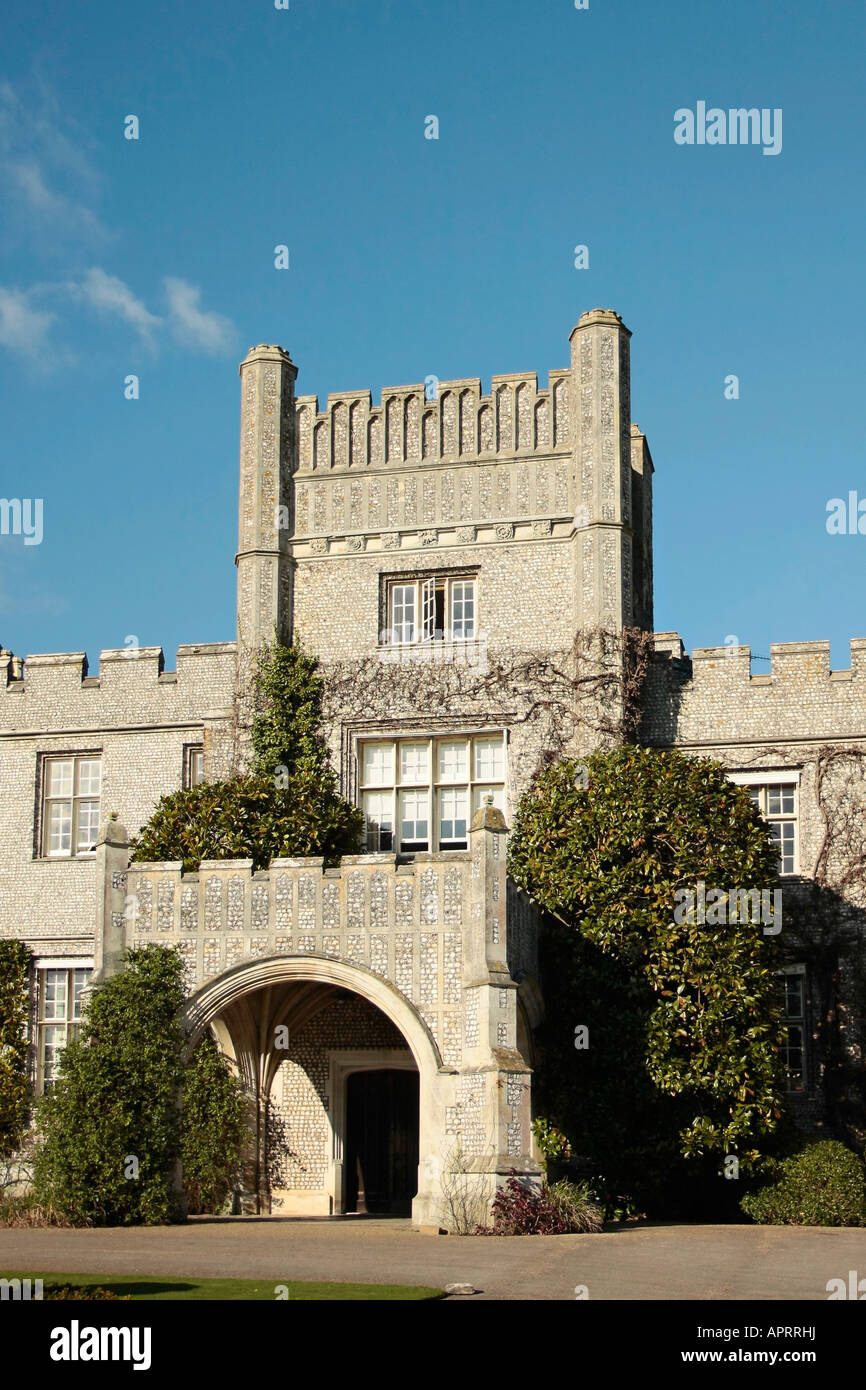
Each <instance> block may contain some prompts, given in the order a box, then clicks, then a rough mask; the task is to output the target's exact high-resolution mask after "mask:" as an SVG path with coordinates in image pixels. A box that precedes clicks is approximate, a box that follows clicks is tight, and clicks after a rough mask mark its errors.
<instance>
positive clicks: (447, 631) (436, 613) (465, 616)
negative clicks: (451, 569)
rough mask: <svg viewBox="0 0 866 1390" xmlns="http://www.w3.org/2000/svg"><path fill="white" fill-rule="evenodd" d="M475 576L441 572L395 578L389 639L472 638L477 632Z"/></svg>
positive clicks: (390, 598)
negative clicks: (405, 578)
mask: <svg viewBox="0 0 866 1390" xmlns="http://www.w3.org/2000/svg"><path fill="white" fill-rule="evenodd" d="M475 606H476V603H475V580H474V579H473V578H467V576H466V575H465V574H464V575H460V576H459V577H453V576H450V575H445V574H440V575H431V576H430V577H428V578H427V579H415V580H412V581H404V580H400V581H395V582H393V583H392V584H391V585H390V587H389V589H388V629H389V631H388V640H389V641H390V642H392V643H395V644H397V645H399V646H405V645H407V644H409V643H413V642H443V641H444V642H449V641H453V642H470V641H472V640H474V638H475V636H476V619H475Z"/></svg>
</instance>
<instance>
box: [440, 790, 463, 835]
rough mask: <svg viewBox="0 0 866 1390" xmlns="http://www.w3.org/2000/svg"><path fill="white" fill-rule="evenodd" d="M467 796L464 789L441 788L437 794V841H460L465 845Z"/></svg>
mask: <svg viewBox="0 0 866 1390" xmlns="http://www.w3.org/2000/svg"><path fill="white" fill-rule="evenodd" d="M467 802H468V796H467V792H466V788H465V787H443V788H442V790H441V791H440V793H439V840H440V843H444V842H445V841H454V840H457V841H460V842H461V844H462V846H463V847H464V848H465V845H466V808H467Z"/></svg>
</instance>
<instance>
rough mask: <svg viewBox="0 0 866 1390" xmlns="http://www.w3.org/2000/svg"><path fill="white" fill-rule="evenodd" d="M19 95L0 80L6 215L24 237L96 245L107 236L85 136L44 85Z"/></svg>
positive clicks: (1, 172)
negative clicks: (97, 210)
mask: <svg viewBox="0 0 866 1390" xmlns="http://www.w3.org/2000/svg"><path fill="white" fill-rule="evenodd" d="M33 86H34V84H33V83H32V82H31V83H30V84H29V87H30V90H29V91H25V92H24V94H23V95H19V91H18V90H16V88H15V87H13V85H12V84H11V83H10V82H8V81H0V175H2V178H3V182H4V185H5V190H4V191H5V212H6V218H7V220H8V221H9V222H10V224H11V225H13V226H14V225H16V224H17V228H18V231H19V233H21V232H27V233H30V234H32V233H33V232H34V231H37V232H39V233H40V234H42V235H45V234H46V233H47V234H48V235H49V236H50V238H51V242H50V244H52V245H55V244H56V243H57V242H58V241H64V242H69V241H70V240H71V241H80V242H87V243H92V242H93V241H102V240H104V239H105V237H106V236H107V232H106V230H105V228H104V227H103V225H102V223H101V222H100V220H99V218H98V216H97V215H96V213H95V211H94V210H93V206H92V205H93V203H94V202H95V201H96V198H97V196H98V191H99V184H100V179H99V176H98V174H97V173H96V170H95V169H94V167H93V165H92V164H91V162H90V159H89V158H88V155H87V153H86V146H87V145H88V143H91V142H89V141H88V139H87V135H86V132H85V131H83V130H82V129H81V128H80V127H79V126H78V124H77V123H76V122H75V121H73V119H72V118H71V117H70V116H69V114H68V113H67V112H66V111H64V110H63V109H61V107H60V106H59V104H58V102H57V100H56V98H55V97H54V96H53V94H52V93H51V92H50V91H48V90H47V89H46V88H45V87H44V86H43V85H41V84H40V83H38V82H37V83H36V90H33Z"/></svg>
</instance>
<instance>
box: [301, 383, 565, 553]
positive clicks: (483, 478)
mask: <svg viewBox="0 0 866 1390" xmlns="http://www.w3.org/2000/svg"><path fill="white" fill-rule="evenodd" d="M569 390H570V387H569V373H568V372H567V371H558V372H551V374H550V384H549V386H548V388H547V389H546V390H543V391H539V389H538V381H537V377H536V376H535V374H534V373H532V374H525V373H524V374H520V373H515V374H512V375H507V376H495V377H494V378H493V381H492V386H491V391H490V394H489V396H484V395H482V392H481V383H480V381H479V380H478V379H477V378H476V379H466V380H460V381H442V382H439V383H438V389H437V393H436V397H435V399H432V400H428V399H427V397H426V395H425V388H424V386H423V385H420V384H419V385H415V386H402V387H388V388H386V389H385V390H383V392H382V401H381V404H380V405H378V406H373V404H372V398H371V396H370V393H369V392H356V393H349V394H346V393H341V394H338V395H331V396H329V397H328V405H327V409H326V410H325V411H324V412H320V411H319V407H318V400H317V398H316V397H315V396H301V397H299V398H298V402H297V407H298V430H297V434H298V471H297V474H296V476H295V493H294V498H295V508H294V530H293V540H294V541H295V542H301V543H302V544H301V546H300V550H298V547H297V545H296V547H295V549H296V553H300V554H305V553H307V552H308V551H309V552H310V553H312V554H317V553H318V554H321V553H325V552H326V551H330V550H332V549H333V550H336V551H337V552H339V551H340V550H343V549H345V550H348V551H349V552H351V551H353V550H357V549H358V548H364V549H366V548H374V549H385V550H387V549H394V548H400V543H401V536H407V533H408V536H411V533H425V532H426V534H424V535H423V540H422V541H421V542H420V543H422V544H429V543H430V539H429V528H436V530H437V533H438V532H439V531H442V530H444V531H445V532H447V533H448V536H445V535H443V536H441V537H440V536H439V535H438V534H437V537H436V539H437V540H439V541H445V540H446V539H448V538H449V537H450V539H451V540H452V541H457V542H460V543H463V544H465V543H466V541H467V539H468V540H472V541H474V540H475V539H476V538H477V534H476V533H477V528H478V527H485V526H488V527H492V526H495V525H497V524H498V525H500V526H502V525H510V526H512V527H513V526H515V525H518V526H519V525H520V523H522V522H527V523H531V522H532V521H537V520H540V519H543V520H544V523H545V534H550V531H551V529H552V527H553V525H554V523H555V522H557V521H559V522H561V523H564V524H566V525H567V526H569V527H570V525H571V521H572V513H573V499H572V491H571V486H570V466H569V461H570V452H569V450H570V438H571V428H570V411H569ZM470 528H472V534H471V535H469V530H470ZM458 532H459V534H458ZM365 533H366V535H367V537H368V539H362V537H364V535H365ZM513 534H514V533H513V531H512V532H511V533H510V534H509V536H508V537H505V536H504V535H499V536H497V535H496V533H495V531H491V538H492V539H499V540H500V541H501V540H502V539H511V538H512V536H513ZM527 535H532V532H531V530H530V529H529V528H527ZM408 536H407V538H408ZM308 538H316V540H317V541H318V544H312V545H304V544H303V542H305V541H307V539H308ZM359 541H360V542H361V545H360V547H359V544H358V542H359ZM323 543H324V546H323Z"/></svg>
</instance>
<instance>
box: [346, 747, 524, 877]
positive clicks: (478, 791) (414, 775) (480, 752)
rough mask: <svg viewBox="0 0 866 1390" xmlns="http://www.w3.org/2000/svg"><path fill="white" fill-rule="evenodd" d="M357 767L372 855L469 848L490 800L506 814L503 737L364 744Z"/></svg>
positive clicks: (360, 797) (368, 845)
mask: <svg viewBox="0 0 866 1390" xmlns="http://www.w3.org/2000/svg"><path fill="white" fill-rule="evenodd" d="M358 763H359V768H360V778H361V787H360V792H359V805H360V807H361V810H362V811H363V813H364V816H365V818H366V825H367V848H368V849H369V850H373V851H375V850H386V851H390V850H392V849H393V850H396V851H398V852H403V853H414V852H418V851H421V850H427V849H430V850H434V851H435V850H438V849H439V848H443V849H463V848H465V847H466V839H467V836H468V832H469V822H470V817H471V815H472V813H473V812H474V811H476V810H478V808H479V807H480V806H483V804H484V798H485V796H488V795H489V796H491V797H492V798H493V805H495V806H497V807H499V809H500V810H501V811H503V813H504V811H505V785H504V784H505V752H504V741H503V738H502V735H501V734H493V735H491V734H482V735H480V736H478V737H477V738H473V737H469V736H464V737H454V736H453V735H451V736H447V735H446V736H441V737H439V736H434V737H432V738H431V739H421V738H417V737H416V738H406V739H395V740H394V741H393V742H391V741H388V742H385V741H384V740H382V739H374V740H371V741H370V742H367V741H366V740H363V741H362V742H361V745H360V747H359V749H358ZM446 793H447V794H446ZM434 795H435V796H436V800H435V802H433V801H432V800H431V798H432V797H433V796H434Z"/></svg>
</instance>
